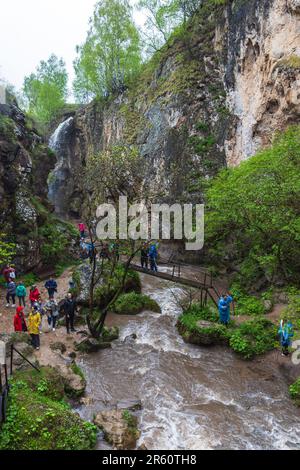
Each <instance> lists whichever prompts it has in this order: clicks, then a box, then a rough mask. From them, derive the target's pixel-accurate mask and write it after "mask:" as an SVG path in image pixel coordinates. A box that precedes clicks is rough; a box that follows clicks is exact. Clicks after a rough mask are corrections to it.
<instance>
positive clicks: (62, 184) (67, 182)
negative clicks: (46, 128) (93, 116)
mask: <svg viewBox="0 0 300 470" xmlns="http://www.w3.org/2000/svg"><path fill="white" fill-rule="evenodd" d="M73 124H74V118H73V117H69V118H68V119H66V120H65V121H64V122H62V123H61V124H60V125H59V126H58V127H57V129H56V130H55V132H54V133H53V134H52V136H51V137H50V140H49V147H50V149H51V150H53V152H54V153H55V154H56V157H57V164H56V167H55V168H54V170H53V171H52V172H51V173H50V175H49V178H48V197H49V200H50V201H51V202H52V204H53V205H54V207H55V212H56V213H57V214H58V215H60V216H66V215H67V213H68V202H69V199H68V198H69V196H70V195H71V194H72V189H73V188H72V184H73V183H72V178H71V174H72V171H71V169H72V165H71V154H70V137H71V136H72V131H73Z"/></svg>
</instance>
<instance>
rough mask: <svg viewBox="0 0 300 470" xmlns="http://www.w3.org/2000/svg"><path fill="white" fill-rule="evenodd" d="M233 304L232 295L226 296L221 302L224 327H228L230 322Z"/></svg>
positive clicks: (220, 310)
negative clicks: (231, 305)
mask: <svg viewBox="0 0 300 470" xmlns="http://www.w3.org/2000/svg"><path fill="white" fill-rule="evenodd" d="M232 302H233V298H232V297H231V295H227V294H224V295H222V296H221V297H220V300H219V305H218V309H219V314H220V322H221V323H222V325H228V323H229V321H230V304H231V303H232Z"/></svg>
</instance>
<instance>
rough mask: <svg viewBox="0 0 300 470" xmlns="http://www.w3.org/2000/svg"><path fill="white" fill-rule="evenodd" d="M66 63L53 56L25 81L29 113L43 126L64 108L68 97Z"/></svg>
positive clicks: (24, 89)
mask: <svg viewBox="0 0 300 470" xmlns="http://www.w3.org/2000/svg"><path fill="white" fill-rule="evenodd" d="M67 86H68V74H67V71H66V65H65V62H64V61H63V60H62V59H59V58H58V57H56V56H55V55H54V54H52V55H51V56H50V57H49V59H48V60H47V62H45V61H41V62H40V64H39V66H38V67H37V70H36V72H35V73H32V74H31V75H29V76H28V77H25V79H24V86H23V92H24V96H25V100H26V103H27V107H28V111H29V112H30V113H31V114H32V116H33V117H34V118H35V119H36V120H37V121H39V122H41V123H42V124H45V123H47V122H49V121H50V120H51V119H52V118H53V117H54V116H55V115H56V113H57V112H58V111H59V110H60V109H61V108H62V107H63V106H64V104H65V102H66V99H67V96H68V88H67Z"/></svg>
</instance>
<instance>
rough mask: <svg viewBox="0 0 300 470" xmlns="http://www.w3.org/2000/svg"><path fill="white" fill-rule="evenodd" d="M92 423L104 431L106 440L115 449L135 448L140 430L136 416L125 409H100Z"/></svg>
mask: <svg viewBox="0 0 300 470" xmlns="http://www.w3.org/2000/svg"><path fill="white" fill-rule="evenodd" d="M94 423H95V424H96V426H98V427H99V428H100V429H102V431H103V432H104V437H105V439H106V441H107V442H108V443H109V444H111V445H112V446H113V447H114V449H117V450H129V449H135V447H136V442H137V440H138V439H139V436H140V432H139V431H138V429H137V418H136V417H135V416H133V415H132V414H131V413H130V412H129V411H126V410H124V411H123V410H112V411H102V412H101V413H99V414H97V415H96V417H95V419H94Z"/></svg>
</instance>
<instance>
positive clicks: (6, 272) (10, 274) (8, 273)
mask: <svg viewBox="0 0 300 470" xmlns="http://www.w3.org/2000/svg"><path fill="white" fill-rule="evenodd" d="M2 274H3V276H4V279H5V281H6V283H7V284H8V283H9V281H10V280H11V279H13V280H14V279H16V270H15V269H14V268H13V267H12V266H11V265H10V264H7V265H6V266H5V268H4V269H3V271H2Z"/></svg>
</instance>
